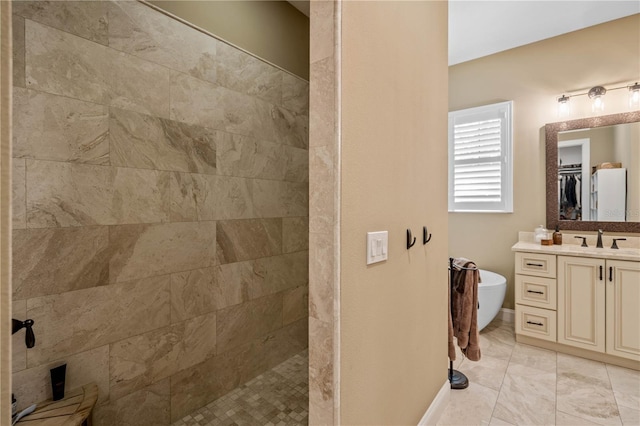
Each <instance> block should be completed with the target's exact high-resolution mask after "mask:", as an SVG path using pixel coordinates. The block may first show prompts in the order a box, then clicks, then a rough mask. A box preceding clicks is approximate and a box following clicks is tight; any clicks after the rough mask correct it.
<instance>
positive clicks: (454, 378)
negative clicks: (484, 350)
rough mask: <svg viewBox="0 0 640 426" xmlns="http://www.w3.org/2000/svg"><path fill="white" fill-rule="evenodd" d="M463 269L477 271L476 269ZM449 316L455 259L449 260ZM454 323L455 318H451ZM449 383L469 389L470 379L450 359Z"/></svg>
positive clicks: (452, 385)
mask: <svg viewBox="0 0 640 426" xmlns="http://www.w3.org/2000/svg"><path fill="white" fill-rule="evenodd" d="M461 269H467V270H475V269H476V268H464V267H461ZM449 315H453V257H450V258H449ZM451 319H452V321H453V316H452V317H451ZM449 383H451V389H466V388H468V387H469V379H468V378H467V376H465V375H464V374H462V373H461V372H459V371H458V370H454V369H453V361H452V360H451V358H449Z"/></svg>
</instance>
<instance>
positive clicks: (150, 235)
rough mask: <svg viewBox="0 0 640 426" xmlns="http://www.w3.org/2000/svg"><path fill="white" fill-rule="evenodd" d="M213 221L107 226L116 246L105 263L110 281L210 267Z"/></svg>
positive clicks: (213, 250) (214, 246)
mask: <svg viewBox="0 0 640 426" xmlns="http://www.w3.org/2000/svg"><path fill="white" fill-rule="evenodd" d="M215 241H216V223H215V222H182V223H167V224H161V225H123V226H115V227H112V228H111V229H110V239H109V242H110V244H111V245H113V246H115V247H117V248H118V250H117V251H116V252H115V253H114V255H113V257H112V258H111V261H110V263H109V278H110V280H111V282H121V281H127V280H131V279H135V278H142V277H148V276H151V275H160V274H168V273H172V272H180V271H188V270H191V269H199V268H206V267H209V266H213V264H214V261H215V251H216V244H215Z"/></svg>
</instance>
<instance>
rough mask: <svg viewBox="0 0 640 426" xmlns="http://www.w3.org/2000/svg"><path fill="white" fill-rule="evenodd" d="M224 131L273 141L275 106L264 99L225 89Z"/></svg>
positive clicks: (223, 101) (223, 104)
mask: <svg viewBox="0 0 640 426" xmlns="http://www.w3.org/2000/svg"><path fill="white" fill-rule="evenodd" d="M223 89H224V90H223V92H222V93H223V97H222V107H223V108H224V115H225V123H224V130H226V131H227V132H231V133H238V134H240V135H246V136H252V137H254V138H265V139H267V140H273V131H272V126H273V125H272V123H273V119H274V117H273V116H272V115H271V110H272V108H273V105H272V104H270V103H268V102H266V101H263V100H262V99H258V98H255V97H253V96H250V95H247V94H244V93H242V92H237V91H235V90H229V89H226V88H223Z"/></svg>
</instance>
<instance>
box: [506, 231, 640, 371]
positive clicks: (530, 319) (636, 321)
mask: <svg viewBox="0 0 640 426" xmlns="http://www.w3.org/2000/svg"><path fill="white" fill-rule="evenodd" d="M513 250H514V251H515V252H516V253H515V260H516V261H515V272H516V277H515V278H516V279H515V302H516V309H515V311H516V312H515V318H516V324H515V327H516V338H517V340H518V341H519V342H523V343H527V344H531V345H537V346H540V347H544V348H547V349H553V350H557V351H560V352H566V353H571V354H574V355H578V356H584V357H587V358H592V359H596V360H599V361H604V362H611V363H614V364H618V365H622V366H626V367H631V368H636V369H640V251H638V253H636V254H632V255H627V256H626V259H625V256H619V255H618V252H614V251H612V250H606V251H604V250H603V249H600V250H603V251H601V252H600V251H597V250H596V249H590V250H589V251H587V252H585V251H581V250H582V249H580V248H579V247H578V246H551V247H544V248H543V247H541V246H540V245H539V244H534V243H518V244H516V245H515V246H514V247H513ZM634 250H637V249H634ZM581 253H587V254H586V255H581ZM600 253H602V254H600ZM634 253H635V252H634ZM612 257H617V258H620V257H622V258H623V259H625V260H617V259H616V260H614V259H611V258H612ZM629 259H631V260H629ZM635 259H638V260H635ZM630 362H631V363H630Z"/></svg>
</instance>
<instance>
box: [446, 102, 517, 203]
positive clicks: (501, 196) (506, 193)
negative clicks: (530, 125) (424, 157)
mask: <svg viewBox="0 0 640 426" xmlns="http://www.w3.org/2000/svg"><path fill="white" fill-rule="evenodd" d="M512 110H513V102H512V101H509V102H501V103H497V104H492V105H485V106H481V107H477V108H469V109H463V110H459V111H452V112H450V113H449V211H450V212H505V213H507V212H508V213H510V212H513V171H512V170H513V166H512V163H513V158H512V146H513V143H512V139H513V131H512Z"/></svg>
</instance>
